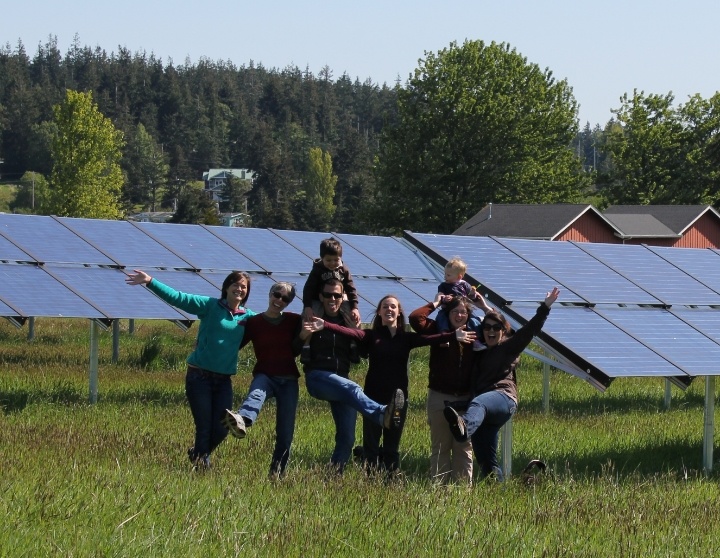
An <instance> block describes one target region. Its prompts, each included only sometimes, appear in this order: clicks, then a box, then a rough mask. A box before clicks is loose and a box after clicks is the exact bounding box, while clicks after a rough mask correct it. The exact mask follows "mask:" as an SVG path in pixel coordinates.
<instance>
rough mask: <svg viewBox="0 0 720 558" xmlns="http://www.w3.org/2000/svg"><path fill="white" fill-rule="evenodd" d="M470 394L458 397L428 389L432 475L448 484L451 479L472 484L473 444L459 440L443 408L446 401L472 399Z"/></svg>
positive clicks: (436, 479)
mask: <svg viewBox="0 0 720 558" xmlns="http://www.w3.org/2000/svg"><path fill="white" fill-rule="evenodd" d="M470 399H471V397H470V395H467V396H466V397H455V396H453V395H449V394H447V393H440V392H439V391H434V390H432V389H431V390H428V397H427V418H428V425H430V477H431V479H433V480H435V481H438V482H441V483H447V482H450V481H451V480H454V481H458V482H467V483H472V473H473V453H472V444H471V443H470V441H469V440H468V441H467V442H458V441H456V440H455V438H454V437H453V435H452V433H451V432H450V427H449V426H448V423H447V420H445V417H444V416H443V409H444V408H445V405H446V402H447V401H470Z"/></svg>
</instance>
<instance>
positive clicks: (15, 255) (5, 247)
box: [0, 229, 36, 262]
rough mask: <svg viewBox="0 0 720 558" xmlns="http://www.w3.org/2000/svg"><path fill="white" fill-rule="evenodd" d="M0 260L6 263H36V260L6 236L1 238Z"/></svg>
mask: <svg viewBox="0 0 720 558" xmlns="http://www.w3.org/2000/svg"><path fill="white" fill-rule="evenodd" d="M0 230H2V229H0ZM0 260H3V261H6V262H36V260H35V258H33V257H31V256H30V255H29V254H26V253H25V252H23V251H22V250H20V248H18V247H17V246H15V245H14V244H13V243H12V242H10V241H9V240H8V239H6V238H5V237H4V236H0Z"/></svg>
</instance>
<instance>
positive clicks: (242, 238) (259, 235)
mask: <svg viewBox="0 0 720 558" xmlns="http://www.w3.org/2000/svg"><path fill="white" fill-rule="evenodd" d="M206 228H207V229H208V230H209V231H210V232H211V233H212V234H214V235H215V236H217V237H218V238H221V239H222V240H223V241H225V242H226V243H227V244H229V245H230V246H232V247H233V248H234V249H235V250H237V251H238V252H240V253H242V254H243V255H245V256H247V257H248V258H249V259H251V260H252V261H253V262H257V264H258V265H259V266H261V267H262V268H263V269H264V270H265V271H267V272H270V271H274V272H280V273H282V272H286V273H298V272H302V271H308V272H309V271H310V268H311V267H312V259H311V258H310V257H309V256H308V255H306V254H304V253H303V252H300V251H299V250H297V249H296V248H295V247H294V246H292V245H290V244H288V243H287V242H286V241H285V240H283V239H282V238H281V237H279V236H278V235H276V234H274V233H273V232H271V231H269V230H268V229H246V228H242V227H206Z"/></svg>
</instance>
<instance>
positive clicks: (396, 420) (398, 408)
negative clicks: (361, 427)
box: [383, 389, 405, 430]
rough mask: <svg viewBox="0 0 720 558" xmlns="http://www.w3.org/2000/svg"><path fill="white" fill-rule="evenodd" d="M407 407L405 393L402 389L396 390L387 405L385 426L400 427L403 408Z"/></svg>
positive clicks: (384, 417) (389, 427) (384, 419)
mask: <svg viewBox="0 0 720 558" xmlns="http://www.w3.org/2000/svg"><path fill="white" fill-rule="evenodd" d="M404 408H405V395H403V392H402V390H401V389H396V390H395V395H393V397H392V399H391V400H390V403H388V405H387V407H385V415H384V416H383V427H385V428H387V429H388V430H390V429H392V428H398V427H399V426H400V421H401V419H402V410H403V409H404Z"/></svg>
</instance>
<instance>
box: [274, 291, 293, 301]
mask: <svg viewBox="0 0 720 558" xmlns="http://www.w3.org/2000/svg"><path fill="white" fill-rule="evenodd" d="M272 295H273V296H274V297H275V298H277V299H279V300H282V301H283V302H284V303H285V304H290V303H291V302H292V298H290V297H289V296H287V295H284V294H282V293H280V292H278V291H273V293H272Z"/></svg>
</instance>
